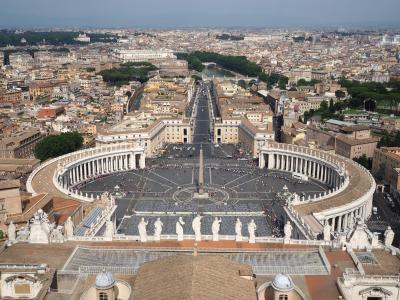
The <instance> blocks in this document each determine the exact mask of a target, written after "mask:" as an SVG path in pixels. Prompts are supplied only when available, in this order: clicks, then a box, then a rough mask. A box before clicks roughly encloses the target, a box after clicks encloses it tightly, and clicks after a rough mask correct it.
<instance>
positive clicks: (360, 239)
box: [349, 220, 371, 249]
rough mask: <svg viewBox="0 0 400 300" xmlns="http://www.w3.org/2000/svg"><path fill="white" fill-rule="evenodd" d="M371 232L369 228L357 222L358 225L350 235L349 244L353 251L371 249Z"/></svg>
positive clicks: (359, 221)
mask: <svg viewBox="0 0 400 300" xmlns="http://www.w3.org/2000/svg"><path fill="white" fill-rule="evenodd" d="M369 235H370V233H369V231H368V229H367V226H366V225H365V224H364V223H363V222H362V221H361V220H357V225H356V227H355V228H354V230H353V231H352V232H351V233H350V237H349V244H350V246H351V248H352V249H370V248H371V244H370V241H369Z"/></svg>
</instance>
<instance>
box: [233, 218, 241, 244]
mask: <svg viewBox="0 0 400 300" xmlns="http://www.w3.org/2000/svg"><path fill="white" fill-rule="evenodd" d="M235 240H236V242H241V241H242V240H243V237H242V222H241V221H240V219H239V218H237V219H236V224H235Z"/></svg>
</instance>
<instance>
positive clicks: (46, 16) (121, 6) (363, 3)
mask: <svg viewBox="0 0 400 300" xmlns="http://www.w3.org/2000/svg"><path fill="white" fill-rule="evenodd" d="M399 13H400V0H241V1H239V0H196V1H194V0H140V1H137V0H63V1H61V0H0V27H2V28H4V27H51V26H66V27H73V26H79V27H86V26H90V27H150V28H160V27H199V26H207V27H213V26H269V27H271V26H272V27H279V26H321V25H322V26H323V25H328V26H329V25H334V26H337V25H395V26H396V25H400V15H399Z"/></svg>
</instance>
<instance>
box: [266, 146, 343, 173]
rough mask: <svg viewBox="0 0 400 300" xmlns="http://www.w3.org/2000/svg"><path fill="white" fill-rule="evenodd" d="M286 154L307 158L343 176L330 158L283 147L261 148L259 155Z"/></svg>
mask: <svg viewBox="0 0 400 300" xmlns="http://www.w3.org/2000/svg"><path fill="white" fill-rule="evenodd" d="M265 154H267V155H286V156H290V157H293V158H302V159H305V158H306V159H308V160H309V161H311V162H314V163H318V164H320V165H323V166H326V167H329V168H331V169H333V170H334V171H336V172H337V174H338V175H339V176H345V173H344V171H343V169H342V168H340V167H339V166H338V165H337V164H335V163H334V162H333V161H332V159H327V158H322V157H315V156H312V155H310V154H307V153H303V152H296V151H295V150H285V149H278V148H268V149H265V148H262V149H261V150H260V155H265Z"/></svg>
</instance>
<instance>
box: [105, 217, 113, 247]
mask: <svg viewBox="0 0 400 300" xmlns="http://www.w3.org/2000/svg"><path fill="white" fill-rule="evenodd" d="M114 231H115V230H114V222H113V221H112V220H111V219H110V218H108V220H107V221H106V230H105V231H104V237H105V238H106V239H107V240H109V241H112V239H113V236H114Z"/></svg>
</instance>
